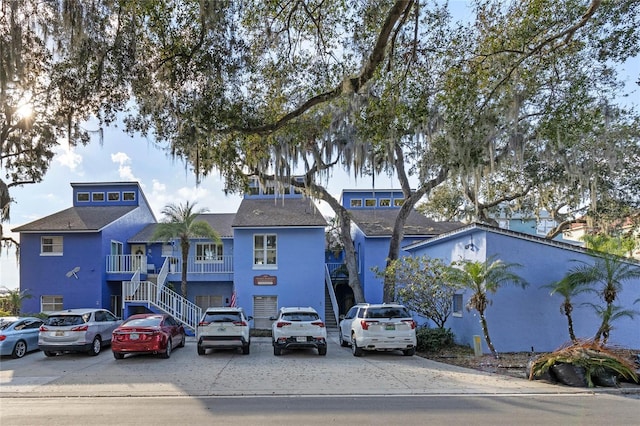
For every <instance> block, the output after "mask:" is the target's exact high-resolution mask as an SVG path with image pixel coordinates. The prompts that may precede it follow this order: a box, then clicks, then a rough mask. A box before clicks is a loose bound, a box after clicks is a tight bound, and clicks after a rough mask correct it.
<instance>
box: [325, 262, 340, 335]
mask: <svg viewBox="0 0 640 426" xmlns="http://www.w3.org/2000/svg"><path fill="white" fill-rule="evenodd" d="M325 270H326V272H325V287H324V323H325V326H326V327H327V331H337V330H338V314H337V312H338V302H337V300H336V294H335V293H334V291H333V282H332V281H331V275H330V274H329V269H327V267H326V266H325Z"/></svg>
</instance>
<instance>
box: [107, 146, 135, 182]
mask: <svg viewBox="0 0 640 426" xmlns="http://www.w3.org/2000/svg"><path fill="white" fill-rule="evenodd" d="M111 161H113V162H114V163H116V164H118V175H119V177H120V179H123V180H130V181H138V180H139V179H138V178H137V177H136V176H135V175H134V174H133V171H132V170H131V166H130V165H129V164H131V157H129V156H128V155H127V154H125V153H124V152H116V153H115V154H111Z"/></svg>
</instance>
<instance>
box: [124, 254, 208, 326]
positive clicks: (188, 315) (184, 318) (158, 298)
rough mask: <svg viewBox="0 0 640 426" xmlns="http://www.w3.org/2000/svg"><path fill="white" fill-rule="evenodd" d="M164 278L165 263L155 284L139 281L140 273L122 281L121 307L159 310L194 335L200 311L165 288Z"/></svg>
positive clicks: (165, 272) (194, 305) (200, 314)
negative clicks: (128, 305) (128, 304)
mask: <svg viewBox="0 0 640 426" xmlns="http://www.w3.org/2000/svg"><path fill="white" fill-rule="evenodd" d="M166 278H167V264H166V263H165V265H163V266H162V269H161V270H160V273H159V274H158V277H157V283H154V282H153V281H140V272H139V271H138V272H136V273H135V274H134V275H133V277H132V278H131V281H123V283H122V303H123V306H124V305H125V304H127V303H135V304H142V305H145V306H146V307H147V308H148V309H149V310H160V311H162V312H165V313H167V314H169V315H171V316H172V317H174V318H175V319H176V320H177V321H179V322H180V323H182V324H183V325H184V326H185V327H186V328H188V329H190V330H191V331H193V332H194V333H195V331H196V328H197V326H198V322H199V321H200V318H201V316H202V309H200V307H199V306H197V305H196V304H194V303H192V302H190V301H189V300H187V299H185V298H184V297H182V296H181V295H179V294H178V293H176V292H175V291H173V290H171V289H169V288H167V286H165V285H164V283H165V281H166Z"/></svg>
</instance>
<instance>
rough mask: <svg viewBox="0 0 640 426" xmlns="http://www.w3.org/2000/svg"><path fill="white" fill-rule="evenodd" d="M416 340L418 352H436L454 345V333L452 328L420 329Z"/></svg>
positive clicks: (417, 331)
mask: <svg viewBox="0 0 640 426" xmlns="http://www.w3.org/2000/svg"><path fill="white" fill-rule="evenodd" d="M416 339H417V340H418V347H417V348H416V349H417V351H418V352H436V351H439V350H440V349H442V348H445V347H447V346H451V345H453V332H452V331H451V329H450V328H446V329H445V328H429V327H418V328H417V329H416Z"/></svg>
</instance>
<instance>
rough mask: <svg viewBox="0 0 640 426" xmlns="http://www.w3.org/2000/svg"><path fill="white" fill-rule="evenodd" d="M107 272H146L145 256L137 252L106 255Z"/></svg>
mask: <svg viewBox="0 0 640 426" xmlns="http://www.w3.org/2000/svg"><path fill="white" fill-rule="evenodd" d="M106 271H107V272H108V273H131V274H133V273H134V272H137V271H142V272H145V273H146V272H147V256H144V255H137V254H119V255H109V256H107V265H106Z"/></svg>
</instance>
